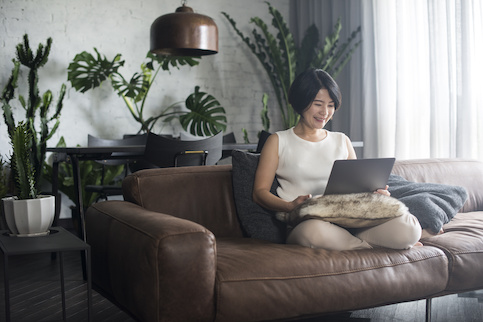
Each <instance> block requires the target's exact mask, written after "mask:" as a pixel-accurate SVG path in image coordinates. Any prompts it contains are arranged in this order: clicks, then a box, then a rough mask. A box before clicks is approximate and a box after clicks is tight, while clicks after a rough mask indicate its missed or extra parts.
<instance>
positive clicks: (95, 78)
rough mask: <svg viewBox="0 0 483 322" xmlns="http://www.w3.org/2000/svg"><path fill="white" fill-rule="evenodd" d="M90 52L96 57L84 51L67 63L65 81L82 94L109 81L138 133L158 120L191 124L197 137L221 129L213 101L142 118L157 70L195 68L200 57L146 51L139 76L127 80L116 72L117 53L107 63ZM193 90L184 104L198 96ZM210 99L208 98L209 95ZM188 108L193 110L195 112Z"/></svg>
mask: <svg viewBox="0 0 483 322" xmlns="http://www.w3.org/2000/svg"><path fill="white" fill-rule="evenodd" d="M94 51H95V52H96V57H94V56H93V55H91V54H90V53H88V52H85V51H84V52H82V53H80V54H77V55H76V56H75V58H74V61H73V62H72V63H70V64H69V68H68V80H69V81H70V82H71V84H72V86H73V87H74V88H75V89H76V90H77V91H80V92H82V93H84V92H86V91H88V90H90V89H92V88H96V87H98V86H100V85H101V84H102V82H103V81H105V80H106V79H109V80H110V81H111V84H112V87H113V89H114V90H115V91H116V93H117V94H118V95H119V96H120V97H122V99H123V100H124V103H125V104H126V106H127V108H128V109H129V112H130V113H131V115H132V117H133V118H134V120H135V121H136V122H137V123H139V124H140V129H139V131H138V133H145V132H150V131H151V130H152V129H153V127H154V125H155V124H156V122H157V121H158V120H160V119H164V121H165V122H169V121H171V120H172V119H174V118H179V119H180V122H181V124H182V126H183V128H184V129H185V130H186V129H187V128H188V125H190V124H191V126H190V132H191V134H194V135H201V133H203V134H205V135H210V134H215V133H218V132H219V131H220V130H223V131H224V130H225V128H226V117H225V116H224V115H221V114H224V113H225V110H224V109H223V108H222V107H220V106H219V103H217V104H216V105H211V103H212V101H213V100H214V98H213V100H206V101H200V102H198V103H197V104H195V105H189V106H188V104H187V105H186V107H187V108H188V110H190V112H183V111H175V107H176V106H177V105H178V104H179V103H175V104H172V105H170V106H168V107H166V108H163V109H161V111H160V112H159V113H158V114H157V115H155V116H151V117H148V118H146V117H145V115H144V109H145V103H146V99H147V96H148V93H149V90H150V89H151V86H152V85H153V82H154V79H155V78H156V76H157V75H158V73H159V71H160V70H164V71H169V70H170V68H171V67H174V68H178V69H179V68H180V67H181V66H185V65H188V66H196V65H198V64H199V61H198V60H197V59H199V58H200V57H173V56H163V55H154V54H152V53H151V52H148V54H147V55H146V59H147V62H145V63H143V64H142V65H141V73H135V74H134V75H133V76H132V77H131V78H130V79H126V78H124V76H123V75H122V74H121V73H120V72H119V68H120V67H122V66H124V61H123V60H121V54H117V55H116V56H115V57H114V59H113V60H108V59H107V58H106V57H105V56H103V55H101V54H100V53H99V51H98V50H97V49H96V48H94ZM196 88H198V87H196ZM196 88H195V93H193V94H191V95H190V96H189V98H188V99H187V100H186V101H187V102H188V100H189V99H190V97H192V96H195V97H198V95H199V93H198V92H197V90H196ZM210 97H212V96H211V95H210ZM215 101H216V100H215ZM192 108H196V110H193V109H192ZM181 119H183V120H184V121H181ZM193 123H194V124H193ZM195 124H196V125H195ZM199 129H203V131H202V132H199Z"/></svg>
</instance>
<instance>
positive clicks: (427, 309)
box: [426, 298, 432, 322]
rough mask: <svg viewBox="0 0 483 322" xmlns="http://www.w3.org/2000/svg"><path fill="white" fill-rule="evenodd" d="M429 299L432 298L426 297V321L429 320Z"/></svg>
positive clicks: (429, 321) (428, 321)
mask: <svg viewBox="0 0 483 322" xmlns="http://www.w3.org/2000/svg"><path fill="white" fill-rule="evenodd" d="M431 300H432V298H427V299H426V322H431Z"/></svg>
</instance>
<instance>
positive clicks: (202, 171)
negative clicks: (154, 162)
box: [122, 165, 243, 237]
mask: <svg viewBox="0 0 483 322" xmlns="http://www.w3.org/2000/svg"><path fill="white" fill-rule="evenodd" d="M231 177H232V173H231V165H220V166H218V165H217V166H195V167H179V168H159V169H149V170H141V171H137V172H135V173H133V174H130V175H129V176H127V177H126V178H125V179H124V181H123V184H122V189H123V195H124V199H125V200H126V201H129V202H133V203H135V204H138V205H139V206H141V207H143V208H145V209H148V210H151V211H156V212H160V213H164V214H169V215H172V216H175V217H179V218H183V219H188V220H191V221H194V222H196V223H198V224H200V225H203V226H204V227H206V228H207V229H209V230H210V231H211V232H212V233H213V234H214V235H215V236H217V237H241V236H243V234H242V231H241V228H240V224H239V222H238V218H237V215H236V210H235V203H234V200H233V187H232V180H231Z"/></svg>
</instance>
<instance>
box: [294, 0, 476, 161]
mask: <svg viewBox="0 0 483 322" xmlns="http://www.w3.org/2000/svg"><path fill="white" fill-rule="evenodd" d="M293 2H294V5H295V6H297V4H298V5H299V6H305V5H306V3H309V2H316V3H321V2H323V3H325V4H327V5H329V4H330V6H331V8H332V6H341V3H344V5H345V6H346V7H347V6H348V7H352V8H354V7H357V8H358V9H359V13H360V25H361V26H362V41H363V42H362V46H361V51H360V53H359V54H360V55H361V56H362V58H361V59H360V61H361V63H360V64H359V65H357V66H354V65H353V64H351V66H350V76H349V77H351V82H350V86H349V87H347V88H346V89H345V91H344V89H343V94H344V95H351V98H352V99H351V102H353V101H354V99H353V97H352V94H351V93H355V94H356V95H359V94H358V93H359V92H362V94H361V99H360V104H359V106H357V105H355V104H353V103H351V106H350V107H349V108H350V113H356V114H357V113H361V111H362V120H361V119H357V118H349V119H350V122H361V123H362V140H363V141H364V154H363V156H364V157H382V156H395V157H397V158H398V159H413V158H428V157H435V158H446V157H459V158H473V159H480V160H483V143H479V142H483V80H480V79H479V77H482V76H483V5H482V3H483V1H481V0H391V1H388V0H361V1H353V0H343V1H340V0H330V1H329V0H312V1H305V0H304V1H299V0H298V1H293ZM346 10H348V9H346ZM299 12H300V10H299ZM330 14H333V12H328V10H323V11H321V12H320V16H319V17H318V18H316V19H322V20H324V19H326V18H327V15H330ZM342 18H343V19H342V22H343V23H348V22H347V21H345V19H344V17H342ZM351 18H352V17H351ZM298 20H299V21H300V20H301V18H299V19H298ZM351 20H353V19H351ZM291 22H292V23H294V22H295V21H293V20H291ZM352 26H353V21H352V22H351V24H349V25H347V27H349V28H350V27H352ZM343 28H346V25H344V27H343ZM356 61H357V60H356ZM354 80H356V81H357V84H355V83H354ZM358 80H360V81H358ZM338 81H339V80H338ZM480 125H481V126H480ZM347 128H348V129H351V128H354V125H348V127H347ZM349 134H350V133H349Z"/></svg>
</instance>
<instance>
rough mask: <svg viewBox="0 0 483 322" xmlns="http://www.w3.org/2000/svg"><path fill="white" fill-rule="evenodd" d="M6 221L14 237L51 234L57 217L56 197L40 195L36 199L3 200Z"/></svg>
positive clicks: (14, 198) (12, 198) (10, 198)
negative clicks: (55, 216) (50, 231)
mask: <svg viewBox="0 0 483 322" xmlns="http://www.w3.org/2000/svg"><path fill="white" fill-rule="evenodd" d="M2 200H3V207H4V210H5V221H6V222H7V226H8V228H9V229H10V232H11V233H12V234H13V235H17V236H41V235H46V234H48V232H49V228H50V227H51V226H52V222H53V221H54V215H55V197H54V196H47V195H40V196H38V198H36V199H26V200H17V198H16V197H9V198H3V199H2Z"/></svg>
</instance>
